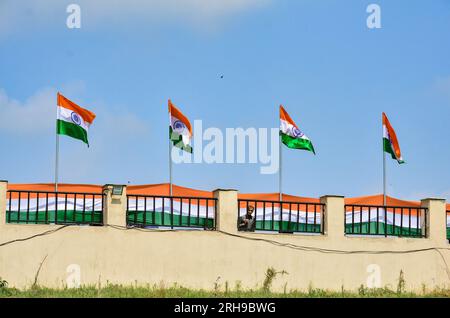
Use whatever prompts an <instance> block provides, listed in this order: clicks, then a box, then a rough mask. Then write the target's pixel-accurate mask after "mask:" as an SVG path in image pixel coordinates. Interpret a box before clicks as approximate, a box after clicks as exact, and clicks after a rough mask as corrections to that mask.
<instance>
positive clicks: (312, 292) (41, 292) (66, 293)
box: [0, 284, 450, 298]
mask: <svg viewBox="0 0 450 318" xmlns="http://www.w3.org/2000/svg"><path fill="white" fill-rule="evenodd" d="M5 297H14V298H22V297H25V298H373V297H375V298H380V297H383V298H384V297H388V298H411V297H413V298H415V297H446V298H449V297H450V290H440V289H436V290H433V291H426V292H422V293H410V292H398V291H393V290H390V289H388V288H379V289H367V288H364V287H361V288H359V290H358V291H346V290H342V291H340V292H334V291H327V290H322V289H314V288H309V289H308V290H307V291H295V290H294V291H289V292H285V293H283V292H282V293H275V292H271V291H268V290H267V289H263V288H261V289H255V290H251V289H249V290H240V289H239V287H238V288H235V289H233V290H229V291H218V290H215V291H214V290H193V289H188V288H184V287H180V286H176V285H175V286H172V287H161V286H157V285H153V286H150V285H148V286H145V287H138V286H122V285H114V284H109V285H107V286H105V287H101V288H98V287H96V286H83V287H80V288H62V289H52V288H45V287H40V286H35V287H31V288H28V289H23V290H19V289H16V288H8V287H3V288H0V298H5Z"/></svg>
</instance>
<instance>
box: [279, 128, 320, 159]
mask: <svg viewBox="0 0 450 318" xmlns="http://www.w3.org/2000/svg"><path fill="white" fill-rule="evenodd" d="M280 134H281V140H282V142H283V144H285V145H286V146H287V147H288V148H292V149H303V150H308V151H312V153H314V154H316V152H315V151H314V147H313V144H312V142H311V140H309V139H303V138H294V137H291V136H289V135H286V134H283V133H280Z"/></svg>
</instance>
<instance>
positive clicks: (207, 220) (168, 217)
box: [127, 195, 217, 230]
mask: <svg viewBox="0 0 450 318" xmlns="http://www.w3.org/2000/svg"><path fill="white" fill-rule="evenodd" d="M216 211H217V199H215V198H205V197H176V196H152V195H127V226H132V227H133V226H135V227H170V228H172V229H173V228H197V229H204V230H215V228H216V219H217V217H216Z"/></svg>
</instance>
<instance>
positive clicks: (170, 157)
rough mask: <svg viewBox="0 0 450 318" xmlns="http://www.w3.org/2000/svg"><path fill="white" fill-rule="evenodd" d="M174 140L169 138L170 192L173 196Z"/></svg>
mask: <svg viewBox="0 0 450 318" xmlns="http://www.w3.org/2000/svg"><path fill="white" fill-rule="evenodd" d="M172 147H173V146H172V140H171V139H170V138H169V193H170V196H172V194H173V192H172Z"/></svg>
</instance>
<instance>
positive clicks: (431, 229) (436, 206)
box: [421, 198, 447, 246]
mask: <svg viewBox="0 0 450 318" xmlns="http://www.w3.org/2000/svg"><path fill="white" fill-rule="evenodd" d="M421 206H422V207H424V208H427V209H428V214H427V238H429V239H431V240H432V241H434V242H436V244H438V245H439V246H440V245H447V214H446V206H445V200H444V199H434V198H429V199H423V200H422V201H421Z"/></svg>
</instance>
